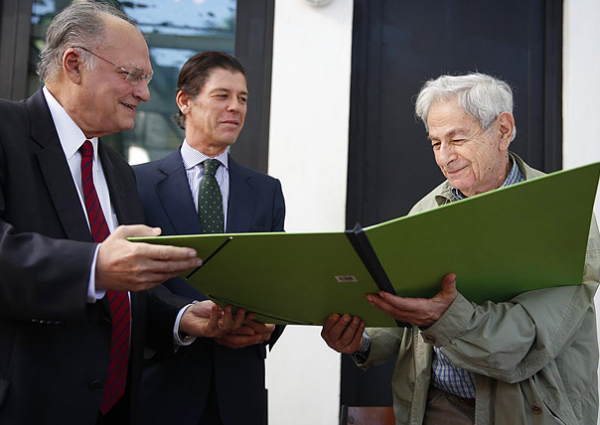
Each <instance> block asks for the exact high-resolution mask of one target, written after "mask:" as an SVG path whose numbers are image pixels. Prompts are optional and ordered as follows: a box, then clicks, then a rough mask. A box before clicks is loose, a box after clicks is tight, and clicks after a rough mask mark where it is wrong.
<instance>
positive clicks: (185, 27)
mask: <svg viewBox="0 0 600 425" xmlns="http://www.w3.org/2000/svg"><path fill="white" fill-rule="evenodd" d="M105 2H107V3H111V4H113V5H115V6H116V7H118V8H120V9H121V10H123V11H124V12H125V13H127V14H128V15H129V16H131V17H132V18H134V19H135V20H136V21H137V22H138V23H139V27H140V29H141V30H142V31H143V32H144V33H145V35H146V37H147V40H148V46H149V48H150V60H151V61H152V67H153V70H154V78H153V79H152V82H151V83H150V91H151V93H152V96H151V99H150V101H149V102H146V103H144V104H142V105H141V106H140V107H139V108H138V113H137V117H136V125H135V129H133V130H131V131H124V132H121V133H119V134H114V135H110V136H106V137H103V138H102V140H104V141H105V142H107V143H108V144H110V145H112V146H113V147H114V148H116V149H117V150H118V151H119V152H120V153H121V154H122V155H123V156H124V157H125V158H127V160H128V161H129V162H130V163H131V164H136V163H140V162H145V161H148V160H154V159H158V158H162V157H163V156H165V155H166V154H167V153H169V152H171V151H172V150H173V149H175V148H177V147H178V146H179V145H180V144H181V141H182V140H183V132H182V131H181V130H180V129H179V127H178V126H177V124H175V122H174V121H173V120H172V118H171V117H172V116H173V115H175V113H176V112H177V105H176V104H175V86H176V85H177V75H178V74H179V69H180V68H181V66H182V65H183V64H184V62H185V61H186V60H187V59H188V58H189V57H191V56H192V55H194V54H196V53H198V52H201V51H206V50H222V51H225V52H227V53H229V54H232V55H233V54H234V38H235V37H234V36H235V16H236V0H136V1H108V0H107V1H105ZM70 3H71V1H70V0H33V5H32V13H31V49H30V58H29V75H28V85H27V91H28V95H31V94H33V92H35V91H36V90H37V89H38V88H39V87H41V82H40V81H39V79H38V78H37V75H36V73H35V69H36V63H37V58H38V55H39V52H40V50H41V49H42V47H43V46H44V38H45V34H46V29H47V28H48V25H49V24H50V22H51V21H52V18H53V17H54V16H55V15H56V13H58V11H60V10H62V9H63V8H65V7H66V6H68V5H69V4H70Z"/></svg>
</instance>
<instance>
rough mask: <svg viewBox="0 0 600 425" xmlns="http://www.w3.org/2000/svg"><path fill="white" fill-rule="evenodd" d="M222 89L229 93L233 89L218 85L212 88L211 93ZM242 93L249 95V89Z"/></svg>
mask: <svg viewBox="0 0 600 425" xmlns="http://www.w3.org/2000/svg"><path fill="white" fill-rule="evenodd" d="M220 91H225V92H227V93H229V92H231V91H233V90H231V89H228V88H225V87H217V88H214V89H212V90H211V91H210V93H215V92H220ZM240 94H242V95H246V96H248V92H247V91H242V92H240Z"/></svg>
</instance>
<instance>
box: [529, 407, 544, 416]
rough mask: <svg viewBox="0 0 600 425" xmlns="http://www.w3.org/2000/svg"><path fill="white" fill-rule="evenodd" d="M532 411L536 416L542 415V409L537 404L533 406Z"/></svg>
mask: <svg viewBox="0 0 600 425" xmlns="http://www.w3.org/2000/svg"><path fill="white" fill-rule="evenodd" d="M531 410H533V413H534V415H541V414H542V409H541V408H540V406H538V405H537V404H534V405H533V406H531Z"/></svg>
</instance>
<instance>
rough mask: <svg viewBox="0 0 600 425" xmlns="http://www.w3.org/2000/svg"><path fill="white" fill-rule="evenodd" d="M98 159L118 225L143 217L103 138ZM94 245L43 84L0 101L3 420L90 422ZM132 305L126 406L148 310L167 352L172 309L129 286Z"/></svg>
mask: <svg viewBox="0 0 600 425" xmlns="http://www.w3.org/2000/svg"><path fill="white" fill-rule="evenodd" d="M99 156H100V158H101V161H102V166H103V169H104V174H105V175H106V180H107V184H108V188H109V191H110V197H111V202H112V204H113V207H114V210H115V213H116V215H117V219H118V221H119V223H120V224H132V223H141V222H143V212H142V209H141V206H140V203H139V198H138V196H137V191H136V187H135V177H134V174H133V172H132V170H131V168H130V167H129V166H128V164H127V163H126V162H125V160H124V159H123V158H122V157H121V156H120V155H119V154H118V153H116V152H115V151H114V150H112V149H110V148H109V147H107V146H106V145H104V144H102V143H101V144H100V148H99ZM95 247H96V244H94V243H92V237H91V235H90V231H89V228H88V225H87V222H86V219H85V212H84V211H83V208H82V206H81V203H80V201H79V198H78V195H77V190H76V188H75V185H74V183H73V178H72V177H71V174H70V171H69V167H68V164H67V161H66V158H65V155H64V152H63V150H62V147H61V144H60V141H59V139H58V135H57V133H56V129H55V127H54V123H53V121H52V117H51V115H50V111H49V109H48V106H47V103H46V100H45V98H44V96H43V94H42V92H41V90H40V91H38V92H36V93H35V94H34V95H33V96H32V97H31V98H29V99H27V100H26V101H22V102H8V101H5V100H0V423H1V424H3V425H11V424H35V423H40V424H42V423H43V424H60V425H65V424H94V423H95V422H96V418H97V415H98V412H99V406H100V399H101V397H102V389H103V385H104V380H105V379H106V376H107V369H108V362H109V350H110V339H111V316H110V311H109V308H108V305H107V303H106V301H105V300H102V301H100V302H96V303H94V304H89V303H87V302H86V297H87V287H88V282H89V273H90V267H91V263H92V258H93V254H94V250H95ZM158 292H161V293H162V290H161V291H158ZM131 308H132V335H131V338H132V340H131V357H130V359H131V360H130V368H129V375H128V393H127V394H126V397H127V398H126V402H127V403H130V402H131V401H133V400H135V399H136V395H137V391H138V390H139V383H140V379H141V363H142V356H143V345H144V334H145V326H146V318H147V315H146V312H147V310H152V311H154V312H155V315H153V316H152V317H153V319H152V321H151V326H154V327H156V326H159V327H157V329H156V330H155V332H153V335H154V336H156V337H157V338H156V339H155V341H154V342H153V343H154V344H155V345H157V347H161V348H163V349H166V347H167V346H168V345H169V344H172V327H173V324H174V319H175V315H176V309H175V308H172V306H167V303H166V301H165V299H159V297H158V296H147V294H146V293H132V294H131ZM169 325H170V326H171V328H170V329H169ZM161 335H162V336H163V338H159V336H161ZM161 344H162V345H161ZM171 347H172V345H171ZM131 417H135V412H133V411H132V412H131ZM126 421H127V418H123V422H124V423H125V422H126Z"/></svg>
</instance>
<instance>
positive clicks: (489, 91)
mask: <svg viewBox="0 0 600 425" xmlns="http://www.w3.org/2000/svg"><path fill="white" fill-rule="evenodd" d="M452 99H456V100H457V101H458V105H459V106H460V107H461V108H462V110H463V111H465V112H466V113H468V114H470V115H472V116H473V117H474V118H475V119H476V120H477V121H478V122H479V125H481V128H482V129H483V130H484V131H488V130H490V129H491V127H492V124H493V123H494V121H496V118H498V116H499V115H500V114H501V113H502V112H510V113H511V114H512V112H513V94H512V90H511V88H510V86H509V85H508V84H507V83H505V82H504V81H502V80H499V79H497V78H494V77H491V76H489V75H485V74H480V73H472V74H467V75H459V76H450V75H442V76H441V77H438V78H436V79H431V80H429V81H427V82H426V83H425V84H424V85H423V87H422V88H421V91H419V95H418V97H417V102H416V104H415V113H416V115H417V116H418V117H419V118H420V119H421V120H422V121H423V123H424V124H425V128H426V129H427V130H428V131H429V128H428V127H427V115H428V113H429V109H430V108H431V106H432V105H433V104H434V103H435V102H437V101H439V100H444V101H447V100H452ZM516 135H517V128H516V126H515V128H514V129H513V133H512V135H511V139H510V140H511V141H512V140H514V138H515V137H516Z"/></svg>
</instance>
